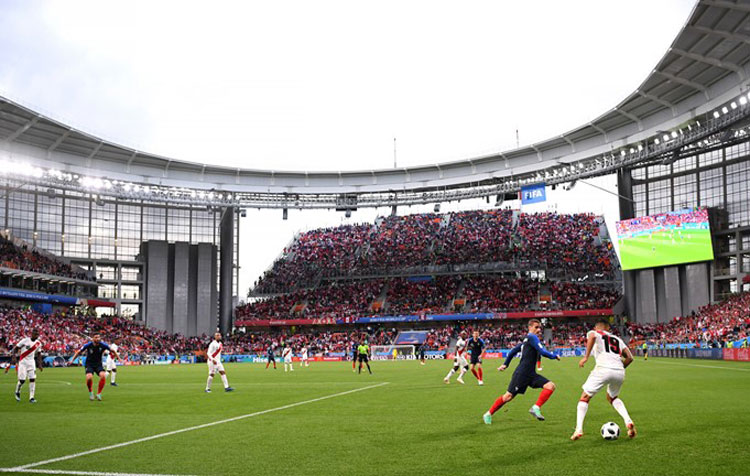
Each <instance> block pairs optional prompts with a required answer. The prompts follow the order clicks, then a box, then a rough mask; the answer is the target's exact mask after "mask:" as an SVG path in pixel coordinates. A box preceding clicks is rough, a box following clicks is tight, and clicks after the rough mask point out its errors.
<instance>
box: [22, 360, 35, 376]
mask: <svg viewBox="0 0 750 476" xmlns="http://www.w3.org/2000/svg"><path fill="white" fill-rule="evenodd" d="M27 378H28V379H32V378H33V379H35V378H36V363H34V362H32V363H30V364H25V363H23V362H21V363H19V364H18V380H26V379H27Z"/></svg>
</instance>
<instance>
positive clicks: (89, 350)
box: [70, 334, 120, 401]
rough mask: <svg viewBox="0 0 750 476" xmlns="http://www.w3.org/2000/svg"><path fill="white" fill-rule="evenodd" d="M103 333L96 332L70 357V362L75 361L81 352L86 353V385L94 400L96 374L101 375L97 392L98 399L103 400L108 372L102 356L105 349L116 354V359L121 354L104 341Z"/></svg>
mask: <svg viewBox="0 0 750 476" xmlns="http://www.w3.org/2000/svg"><path fill="white" fill-rule="evenodd" d="M101 339H102V336H101V334H94V335H93V336H92V337H91V340H90V341H89V342H87V343H86V344H84V345H83V347H81V348H80V349H78V350H77V351H76V352H75V354H73V357H71V358H70V362H71V363H73V362H74V361H75V360H76V357H78V356H79V355H81V354H85V357H86V387H88V389H89V400H91V401H93V400H94V391H93V387H94V374H96V375H99V389H98V390H97V392H96V399H97V400H99V401H101V399H102V390H104V385H105V384H106V383H107V374H106V372H104V365H103V364H102V357H103V356H104V351H105V350H108V351H109V352H110V354H112V355H114V356H115V358H116V359H119V358H120V356H119V355H118V354H117V351H116V350H113V349H112V348H111V347H110V346H109V345H107V344H105V343H104V342H102V340H101Z"/></svg>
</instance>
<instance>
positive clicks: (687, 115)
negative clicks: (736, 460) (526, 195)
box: [0, 0, 750, 331]
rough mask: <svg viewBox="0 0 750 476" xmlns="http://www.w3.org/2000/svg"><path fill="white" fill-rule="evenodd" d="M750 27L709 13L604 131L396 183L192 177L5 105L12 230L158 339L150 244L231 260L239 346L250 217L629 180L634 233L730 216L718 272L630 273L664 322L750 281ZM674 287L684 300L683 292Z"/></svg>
mask: <svg viewBox="0 0 750 476" xmlns="http://www.w3.org/2000/svg"><path fill="white" fill-rule="evenodd" d="M749 24H750V9H749V8H748V6H747V4H746V3H744V2H729V1H726V2H717V1H711V0H701V1H699V2H698V3H697V4H696V6H695V8H694V9H693V11H692V13H691V15H690V18H689V19H688V21H687V23H686V24H685V26H684V27H683V29H682V30H681V31H680V33H679V34H678V36H677V38H676V39H675V40H674V42H673V44H672V45H671V47H670V48H669V50H668V51H667V53H666V54H665V55H664V57H663V58H662V60H661V61H660V62H659V64H657V65H656V67H655V68H654V69H653V71H652V73H651V74H650V75H649V76H648V77H647V78H646V80H645V81H644V82H643V83H642V84H641V85H640V86H639V87H638V88H637V89H636V90H635V91H634V92H633V93H632V94H630V95H629V96H628V97H627V98H625V99H624V100H623V101H622V102H621V103H619V104H618V105H617V106H616V107H615V108H613V109H611V110H610V111H607V112H606V113H605V114H603V115H601V116H600V117H598V118H596V119H594V120H592V121H591V122H589V123H587V124H584V125H582V126H581V127H578V128H576V129H574V130H572V131H568V132H566V133H564V134H561V135H559V136H557V137H554V138H551V139H549V140H546V141H542V142H539V143H535V144H531V145H529V146H527V147H523V148H519V149H516V150H512V151H504V152H499V153H497V154H492V155H489V156H485V157H477V158H472V159H468V160H463V161H456V162H450V163H443V164H436V165H430V166H419V167H410V168H398V169H392V170H366V171H351V172H346V171H333V172H321V171H297V172H289V171H271V170H251V169H231V168H226V167H221V166H215V165H204V164H196V163H190V162H185V161H181V160H177V159H172V158H167V157H160V156H156V155H153V154H149V153H146V152H143V151H139V150H135V149H132V148H129V147H125V146H121V145H118V144H114V143H111V142H108V141H106V140H103V139H101V138H98V137H95V136H92V135H90V134H87V133H85V132H82V131H78V130H75V129H74V128H72V127H70V126H68V125H66V124H63V123H61V122H59V121H56V120H54V119H51V118H49V117H46V116H44V115H42V114H39V113H38V112H36V111H34V110H33V109H32V108H29V107H25V106H23V105H21V104H18V103H15V102H13V101H10V100H7V99H1V100H0V165H1V167H0V173H1V174H2V182H0V184H1V185H2V186H3V187H4V188H5V202H4V204H3V205H2V206H3V207H4V219H5V228H6V229H7V230H9V231H10V232H11V233H12V234H14V235H16V236H20V237H22V238H24V239H25V240H27V241H29V242H32V243H35V244H37V245H38V246H39V247H41V248H44V249H47V250H49V251H51V252H53V253H56V254H59V255H61V256H64V257H66V258H70V259H71V260H72V261H73V262H75V263H78V264H81V265H83V266H84V267H86V268H87V269H91V270H93V271H94V272H95V273H96V274H97V277H98V278H99V281H100V291H99V292H100V295H101V296H102V297H109V296H111V297H112V298H113V299H115V300H116V301H117V303H118V306H119V308H120V310H122V311H130V312H134V313H135V314H138V315H140V316H141V319H143V320H144V321H145V322H146V323H147V324H148V323H149V321H150V320H151V317H153V316H151V317H150V316H149V310H148V305H147V303H145V301H144V299H143V296H144V294H147V292H146V290H145V288H147V287H148V286H149V283H147V282H145V281H144V278H143V277H144V266H146V264H144V261H143V260H142V259H141V258H139V252H138V250H139V249H140V248H139V247H140V245H141V243H142V242H144V241H149V240H163V241H165V242H168V243H169V242H185V243H192V244H198V243H210V244H212V245H215V246H218V250H219V251H218V253H219V254H220V256H219V259H218V263H219V264H218V266H217V274H218V275H219V277H220V279H219V280H218V282H219V291H218V300H219V306H218V309H219V311H218V314H219V315H220V319H219V323H220V327H221V328H222V330H225V331H226V330H228V329H229V327H230V326H231V322H230V320H231V308H232V304H233V303H232V295H234V296H237V295H239V290H238V289H237V288H236V282H237V279H236V275H237V262H238V256H239V248H240V246H239V245H240V243H242V241H241V240H240V237H239V232H238V230H239V226H238V222H239V217H240V215H241V214H242V209H243V208H249V207H257V208H281V209H289V208H299V209H312V208H336V209H339V210H342V211H346V210H352V209H356V208H359V207H384V206H390V207H398V206H404V205H411V204H424V203H440V202H446V201H452V200H460V199H465V198H472V197H495V196H497V197H498V199H499V198H500V197H504V196H506V194H508V193H514V192H517V191H519V190H520V189H521V187H523V186H526V185H531V184H538V183H544V184H546V185H555V184H565V183H574V182H575V181H576V180H579V179H585V178H587V177H593V176H600V175H606V174H612V173H618V174H619V193H620V195H621V196H622V198H621V218H628V217H633V216H638V215H641V214H648V213H655V212H658V211H666V210H673V209H675V208H679V207H683V206H688V207H690V206H709V207H715V208H717V209H719V210H720V211H723V212H724V215H723V216H725V217H726V220H724V221H721V220H719V221H718V222H717V225H716V226H715V227H714V229H713V234H714V238H715V242H714V243H715V248H716V257H717V258H716V260H715V261H714V262H712V263H707V262H704V263H702V264H698V265H685V266H683V267H677V268H676V270H674V269H666V268H664V269H651V270H645V271H642V270H641V271H637V272H628V273H626V277H625V292H626V301H627V303H628V305H627V309H626V310H625V312H626V313H627V314H628V315H629V316H630V317H631V318H633V319H636V320H643V321H660V320H663V319H666V316H668V315H669V314H670V313H671V312H674V311H675V310H676V309H678V308H679V309H680V311H681V312H682V313H686V312H689V311H691V310H694V309H696V308H697V306H700V305H702V304H706V303H707V302H708V301H710V300H715V299H718V298H720V297H722V296H723V295H725V294H726V293H727V292H729V291H732V290H736V289H738V288H739V287H740V286H741V280H742V278H743V274H744V273H745V272H747V271H748V270H749V267H750V250H749V249H748V248H750V232H748V229H750V222H749V220H748V214H749V213H750V212H749V211H748V207H749V205H748V185H747V180H746V178H747V170H748V165H747V164H748V138H749V137H750V136H749V135H748V124H749V123H750V122H749V119H750V96H748V90H750V69H749V68H748V62H749V61H750V36H748V34H747V33H746V31H747V30H748V25H749ZM719 215H721V214H719ZM0 217H1V215H0ZM0 219H2V218H0ZM251 240H252V237H251V238H250V239H249V241H248V242H251ZM665 276H668V278H665ZM675 276H677V278H675ZM675 285H676V286H678V287H679V288H680V289H681V292H680V293H677V294H674V293H671V292H669V290H670V289H671V288H672V287H673V286H675ZM644 300H645V301H648V302H646V303H644V302H643V301H644ZM677 301H679V305H678V302H677ZM670 317H671V316H670ZM155 322H166V321H165V320H164V319H159V320H158V321H155Z"/></svg>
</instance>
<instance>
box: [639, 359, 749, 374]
mask: <svg viewBox="0 0 750 476" xmlns="http://www.w3.org/2000/svg"><path fill="white" fill-rule="evenodd" d="M654 362H656V363H657V364H667V365H681V366H683V367H703V368H704V369H722V370H737V371H739V372H750V369H738V368H736V367H722V366H719V365H698V364H683V363H680V362H662V361H661V360H654Z"/></svg>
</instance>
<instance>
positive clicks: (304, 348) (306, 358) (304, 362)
mask: <svg viewBox="0 0 750 476" xmlns="http://www.w3.org/2000/svg"><path fill="white" fill-rule="evenodd" d="M303 365H304V366H305V367H309V366H310V357H309V356H308V355H307V346H302V362H301V363H300V367H302V366H303Z"/></svg>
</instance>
